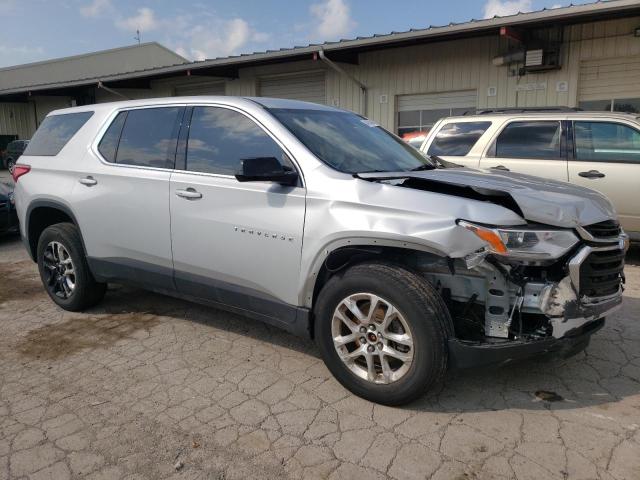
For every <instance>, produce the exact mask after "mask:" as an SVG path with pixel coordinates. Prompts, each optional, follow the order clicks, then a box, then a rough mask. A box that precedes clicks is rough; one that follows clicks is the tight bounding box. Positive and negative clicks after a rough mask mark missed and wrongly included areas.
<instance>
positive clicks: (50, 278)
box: [43, 241, 76, 299]
mask: <svg viewBox="0 0 640 480" xmlns="http://www.w3.org/2000/svg"><path fill="white" fill-rule="evenodd" d="M43 263H44V273H45V280H46V285H47V288H48V289H49V290H50V291H51V292H52V293H53V294H54V295H56V296H58V297H60V298H63V299H67V298H69V297H70V296H71V295H72V294H73V291H74V289H75V287H76V271H75V268H74V265H73V261H72V260H71V255H69V252H68V251H67V249H66V248H65V246H64V245H62V243H60V242H55V241H54V242H49V244H48V245H47V248H46V249H45V251H44V258H43Z"/></svg>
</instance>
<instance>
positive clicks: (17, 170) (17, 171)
mask: <svg viewBox="0 0 640 480" xmlns="http://www.w3.org/2000/svg"><path fill="white" fill-rule="evenodd" d="M30 171H31V167H30V166H29V165H21V164H19V163H18V164H16V165H15V166H14V167H13V172H11V176H12V177H13V181H14V182H17V181H18V179H19V178H20V177H21V176H23V175H24V174H25V173H29V172H30Z"/></svg>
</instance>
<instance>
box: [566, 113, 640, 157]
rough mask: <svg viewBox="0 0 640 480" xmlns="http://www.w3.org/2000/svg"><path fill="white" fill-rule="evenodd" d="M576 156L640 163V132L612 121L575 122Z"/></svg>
mask: <svg viewBox="0 0 640 480" xmlns="http://www.w3.org/2000/svg"><path fill="white" fill-rule="evenodd" d="M574 125H575V138H576V140H575V141H576V158H577V159H578V160H586V161H600V162H607V161H608V162H634V163H635V162H637V163H640V132H638V130H636V129H634V128H631V127H629V126H627V125H622V124H620V123H612V122H575V123H574Z"/></svg>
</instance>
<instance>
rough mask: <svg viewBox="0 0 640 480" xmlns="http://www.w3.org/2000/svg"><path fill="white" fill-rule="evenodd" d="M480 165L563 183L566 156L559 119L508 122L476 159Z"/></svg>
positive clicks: (565, 175) (566, 177) (565, 174)
mask: <svg viewBox="0 0 640 480" xmlns="http://www.w3.org/2000/svg"><path fill="white" fill-rule="evenodd" d="M480 168H491V169H495V170H496V171H497V172H499V171H500V170H504V171H507V170H508V171H512V172H517V173H526V174H528V175H536V176H538V177H544V178H550V179H552V180H560V181H563V182H566V181H567V180H568V175H567V157H566V148H565V135H564V133H563V128H562V122H561V121H559V120H517V121H512V122H510V123H508V124H507V125H506V126H505V127H504V128H503V129H502V131H501V132H500V133H499V134H498V136H497V137H496V139H495V140H494V141H493V142H492V143H491V145H490V147H489V149H488V151H487V153H486V154H485V156H484V157H483V158H482V159H481V160H480Z"/></svg>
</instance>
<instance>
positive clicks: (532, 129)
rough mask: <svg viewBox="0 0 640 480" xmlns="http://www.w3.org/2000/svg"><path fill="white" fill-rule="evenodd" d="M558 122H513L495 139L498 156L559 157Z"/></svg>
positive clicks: (559, 134) (560, 134)
mask: <svg viewBox="0 0 640 480" xmlns="http://www.w3.org/2000/svg"><path fill="white" fill-rule="evenodd" d="M561 136H562V129H561V128H560V122H513V123H510V124H509V125H507V127H506V128H505V129H504V130H503V131H502V133H500V135H499V136H498V139H497V140H496V146H495V147H496V148H495V152H496V153H495V156H496V157H498V158H538V159H552V160H554V159H559V158H561V156H562V155H561V150H560V139H561Z"/></svg>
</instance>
